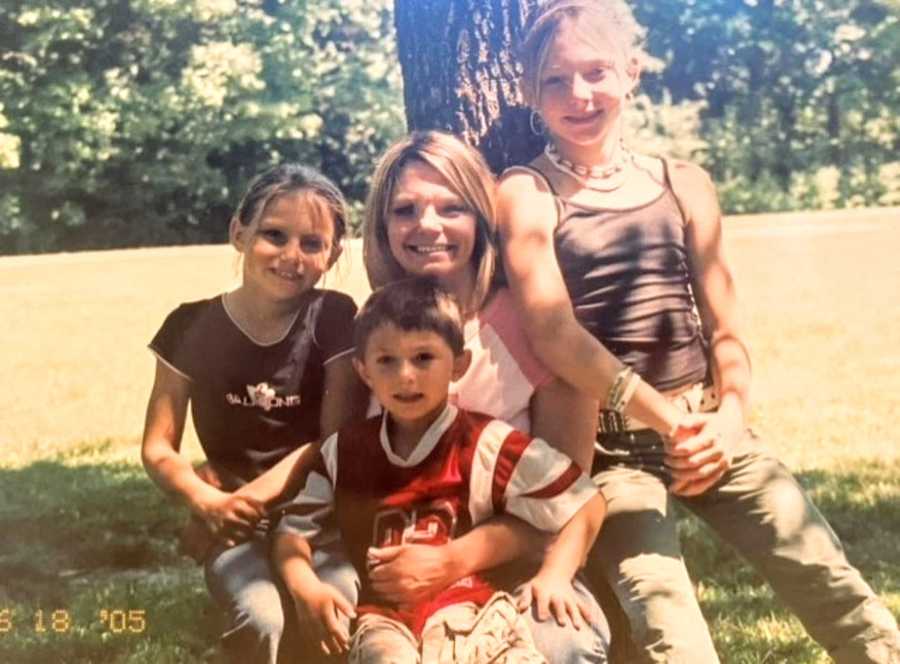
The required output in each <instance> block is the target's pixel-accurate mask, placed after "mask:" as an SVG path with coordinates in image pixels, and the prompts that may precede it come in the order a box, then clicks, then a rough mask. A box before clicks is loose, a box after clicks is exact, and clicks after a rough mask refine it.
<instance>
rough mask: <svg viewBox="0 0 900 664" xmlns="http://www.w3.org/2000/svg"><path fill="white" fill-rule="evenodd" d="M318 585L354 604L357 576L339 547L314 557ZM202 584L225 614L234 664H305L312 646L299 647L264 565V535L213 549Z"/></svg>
mask: <svg viewBox="0 0 900 664" xmlns="http://www.w3.org/2000/svg"><path fill="white" fill-rule="evenodd" d="M313 567H314V568H315V570H316V574H317V575H318V576H319V578H320V579H321V580H322V581H325V582H326V583H330V584H332V585H334V586H335V587H337V588H338V589H339V590H340V591H341V592H342V593H343V595H344V596H345V597H346V598H347V599H348V600H349V601H350V602H351V603H353V604H354V605H356V600H357V596H358V592H359V582H358V577H357V575H356V571H355V570H354V569H353V566H352V565H351V564H350V563H349V561H347V559H346V558H345V556H344V553H343V549H342V547H341V546H340V543H337V545H332V546H328V547H323V548H321V549H316V550H315V551H314V552H313ZM204 568H205V569H204V571H205V575H206V585H207V587H208V588H209V591H210V594H211V595H212V596H213V598H214V599H215V600H216V602H217V603H218V604H219V606H220V607H221V608H222V610H223V611H224V612H225V615H226V623H227V624H226V628H225V631H224V632H223V634H222V648H223V650H224V651H225V654H226V657H227V658H228V660H229V661H231V662H235V664H237V663H240V664H277V663H278V662H281V663H283V664H287V663H288V662H308V661H310V660H312V659H313V658H316V657H317V653H316V650H315V648H316V647H317V646H316V644H304V643H301V642H300V639H299V638H298V634H297V627H296V624H295V623H296V618H295V615H296V614H295V612H294V606H293V601H292V599H291V597H290V595H289V594H288V592H287V590H286V589H285V587H284V585H283V584H282V583H281V581H280V579H279V578H278V575H277V573H276V571H275V570H274V568H273V567H272V564H271V562H270V560H269V540H268V538H267V537H266V536H265V535H264V534H259V535H257V536H255V537H253V538H252V539H250V540H248V541H246V542H243V543H241V544H238V545H237V546H234V547H231V548H227V549H221V548H220V549H216V550H215V551H213V552H212V554H211V555H210V556H209V557H208V558H207V560H206V563H205V565H204Z"/></svg>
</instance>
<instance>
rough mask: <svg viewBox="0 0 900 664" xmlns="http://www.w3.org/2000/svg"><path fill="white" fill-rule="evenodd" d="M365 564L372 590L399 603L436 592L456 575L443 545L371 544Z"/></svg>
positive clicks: (405, 603)
mask: <svg viewBox="0 0 900 664" xmlns="http://www.w3.org/2000/svg"><path fill="white" fill-rule="evenodd" d="M366 565H367V567H368V573H369V581H370V583H371V584H372V588H373V590H375V592H376V593H378V594H379V595H380V596H381V597H382V598H384V599H386V600H388V601H390V602H392V603H396V604H399V605H401V606H402V605H412V604H416V603H417V602H420V601H422V600H424V599H426V598H428V597H430V596H432V595H435V594H436V593H438V592H440V591H441V590H443V589H444V588H446V587H448V586H449V585H450V584H451V583H453V582H454V581H455V580H456V579H457V578H458V575H457V574H456V573H455V572H456V569H457V567H456V565H455V564H454V562H453V560H452V557H451V555H450V552H449V551H448V550H447V546H446V545H444V546H431V545H427V544H402V545H400V546H387V547H382V548H375V547H372V548H370V549H369V550H368V552H367V554H366Z"/></svg>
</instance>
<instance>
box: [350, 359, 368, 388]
mask: <svg viewBox="0 0 900 664" xmlns="http://www.w3.org/2000/svg"><path fill="white" fill-rule="evenodd" d="M351 361H352V362H353V368H354V369H356V373H358V374H359V379H360V380H361V381H362V382H364V383H365V384H366V387H368V388H369V391H371V390H372V381H371V380H369V372H368V371H366V365H365V364H363V363H362V362H360V360H359V358H357V357H354V358H353V359H352V360H351Z"/></svg>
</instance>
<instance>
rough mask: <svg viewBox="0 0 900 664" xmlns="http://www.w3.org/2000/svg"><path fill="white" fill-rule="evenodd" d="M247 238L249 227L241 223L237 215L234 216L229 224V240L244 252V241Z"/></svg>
mask: <svg viewBox="0 0 900 664" xmlns="http://www.w3.org/2000/svg"><path fill="white" fill-rule="evenodd" d="M246 239H247V227H246V226H244V225H243V224H242V223H241V221H240V219H238V218H237V216H234V217H232V218H231V223H230V224H229V225H228V241H229V242H231V246H233V247H234V248H235V249H237V250H238V251H239V252H241V253H244V242H245V240H246Z"/></svg>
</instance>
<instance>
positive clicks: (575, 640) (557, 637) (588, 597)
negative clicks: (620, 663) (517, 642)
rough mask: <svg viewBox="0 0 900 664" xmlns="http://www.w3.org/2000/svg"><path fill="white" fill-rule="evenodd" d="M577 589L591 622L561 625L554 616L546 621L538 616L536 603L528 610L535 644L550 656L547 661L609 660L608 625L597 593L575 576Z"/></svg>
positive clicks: (560, 663) (553, 663) (576, 663)
mask: <svg viewBox="0 0 900 664" xmlns="http://www.w3.org/2000/svg"><path fill="white" fill-rule="evenodd" d="M572 585H573V586H574V587H575V592H576V593H578V596H579V597H580V598H581V600H582V601H583V602H584V603H585V605H586V606H587V607H588V613H589V614H590V616H591V620H590V624H588V625H587V626H585V627H582V628H581V629H580V630H576V629H574V628H572V627H560V626H559V625H558V624H557V623H556V621H555V620H554V619H553V618H549V619H547V620H545V621H543V622H540V621H539V620H538V619H537V612H536V611H535V609H534V607H532V609H531V611H529V612H528V617H529V623H530V625H531V635H532V637H534V644H535V645H536V646H537V649H538V650H540V651H541V653H542V654H543V655H544V657H546V658H547V664H579V663H581V662H597V663H598V664H600V663H603V662H606V659H607V650H608V648H609V626H608V625H607V624H606V617H605V616H604V615H603V611H602V610H601V609H600V605H599V604H598V603H597V600H596V599H595V598H594V595H593V594H592V593H591V592H590V590H588V587H587V586H586V585H585V583H584V581H583V580H582V579H581V578H580V576H579V577H575V579H574V580H573V581H572Z"/></svg>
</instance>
